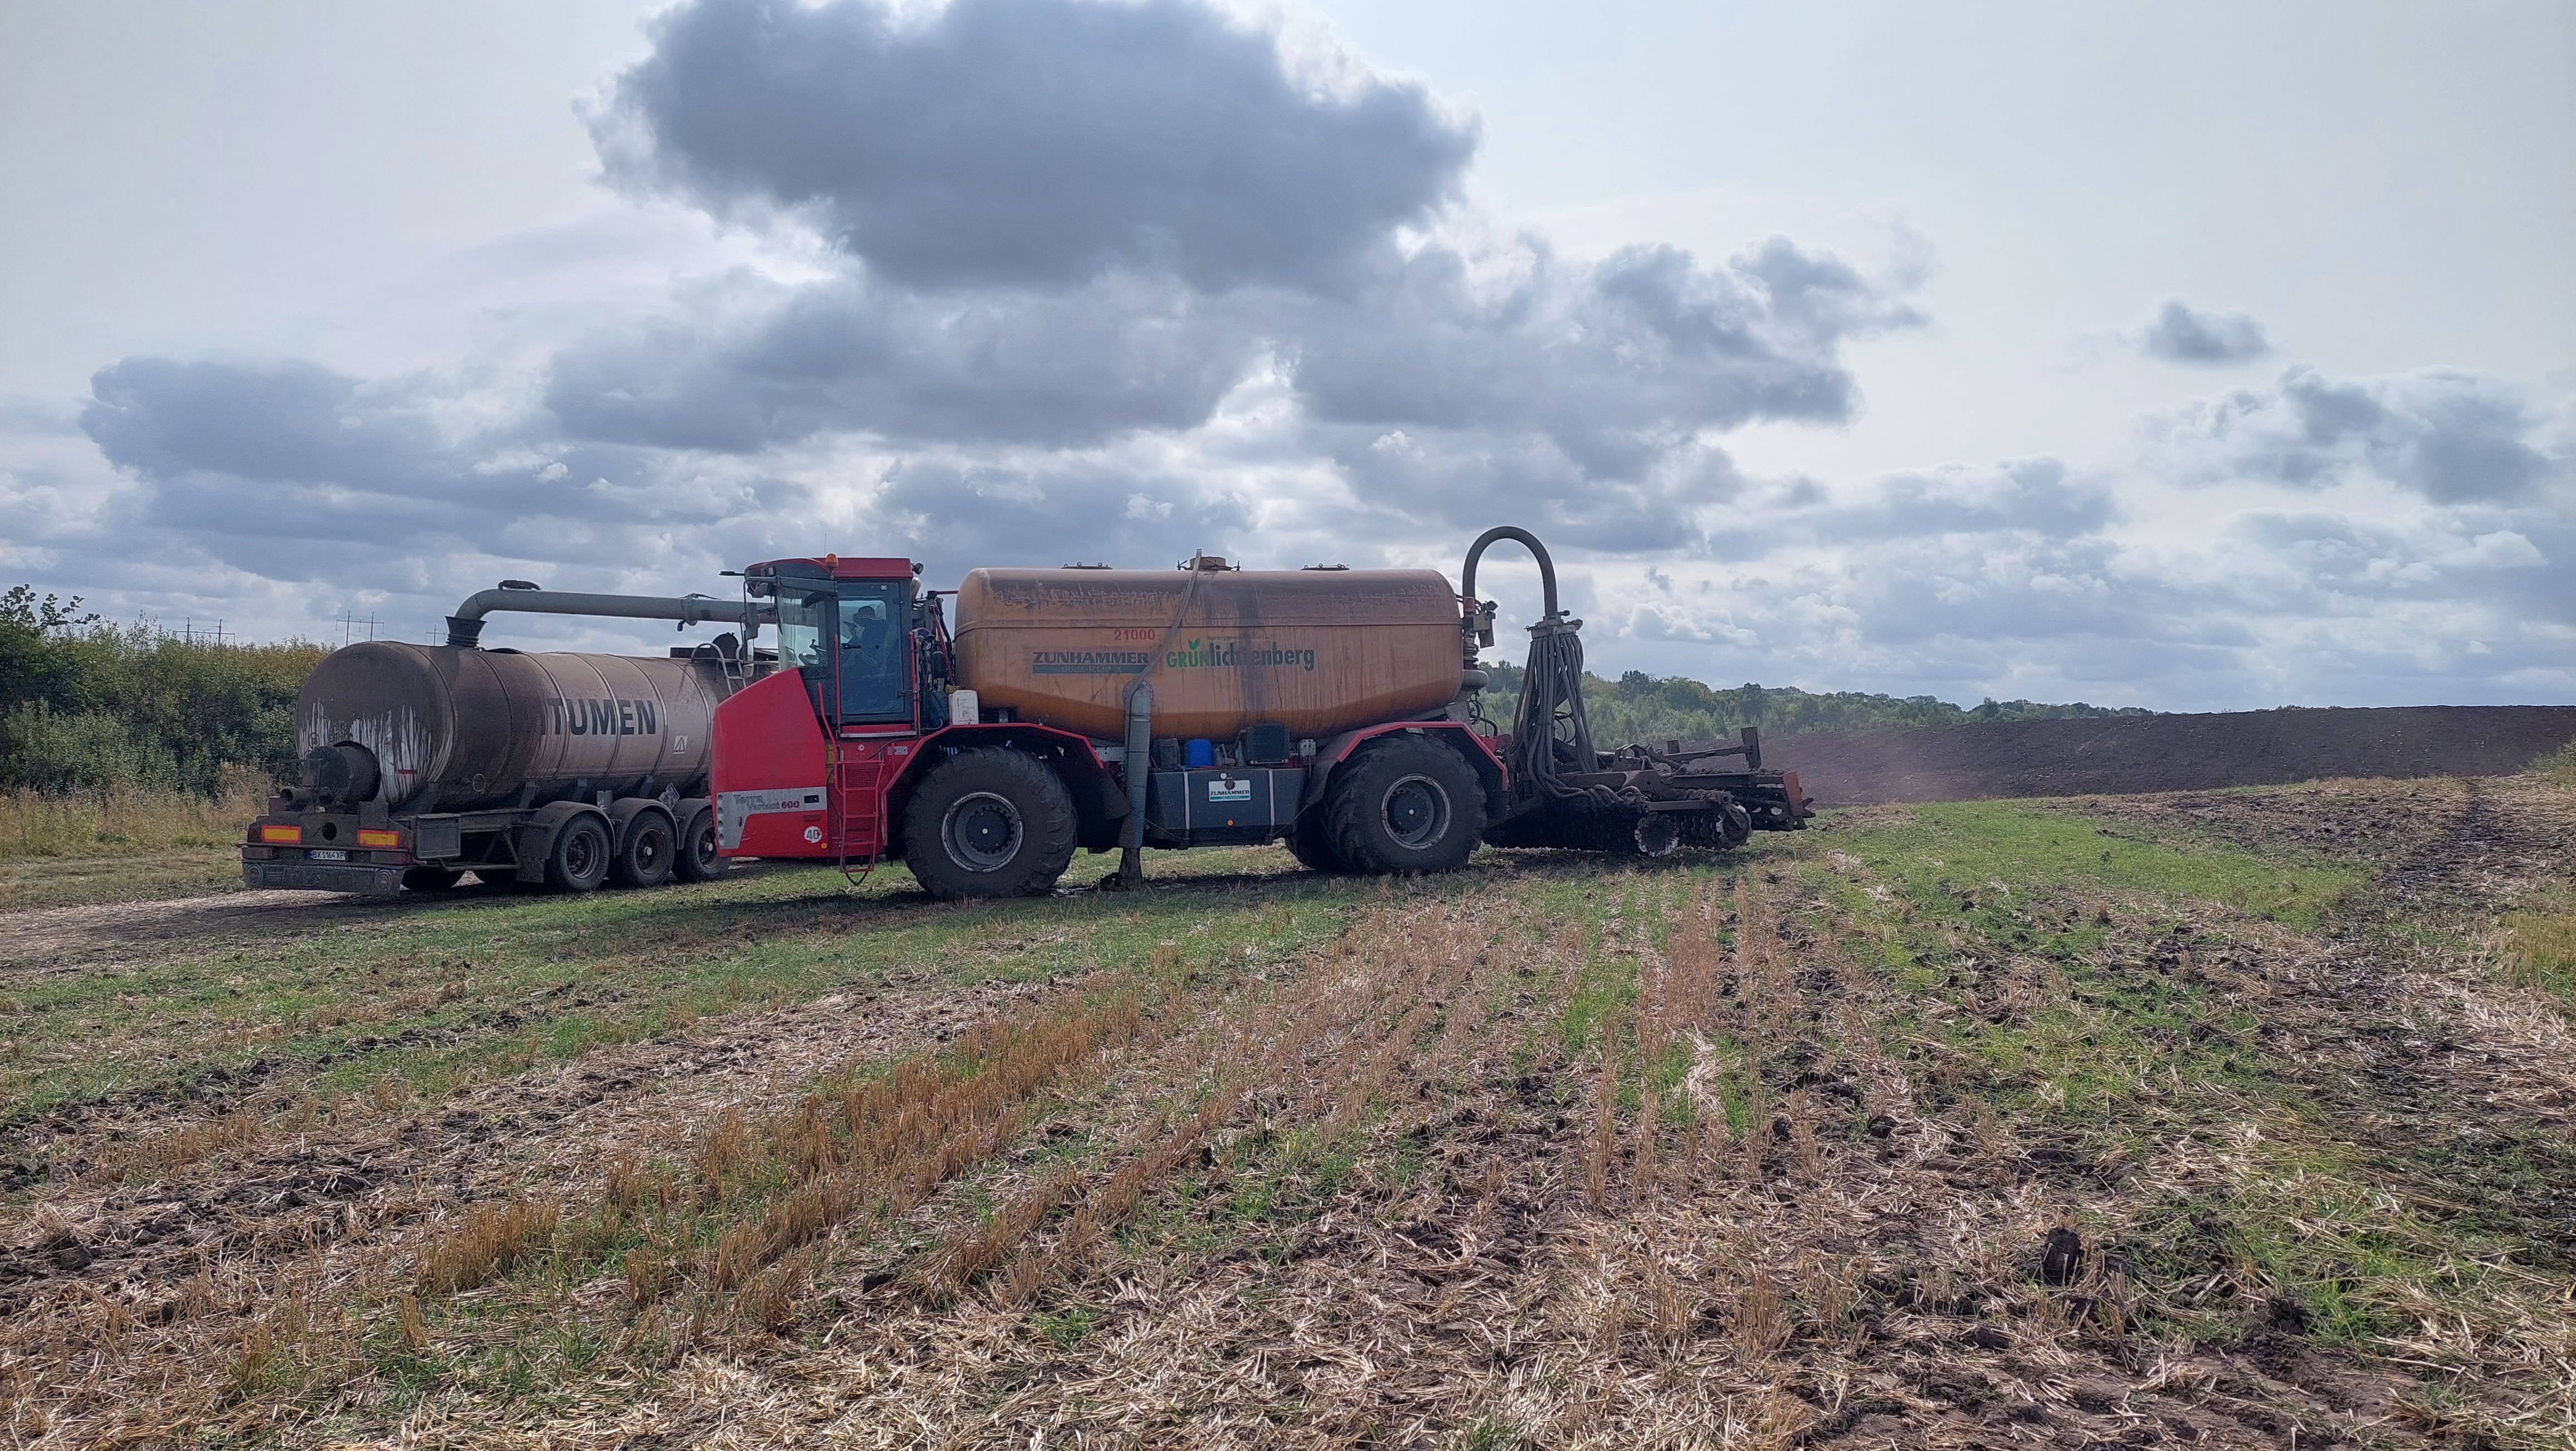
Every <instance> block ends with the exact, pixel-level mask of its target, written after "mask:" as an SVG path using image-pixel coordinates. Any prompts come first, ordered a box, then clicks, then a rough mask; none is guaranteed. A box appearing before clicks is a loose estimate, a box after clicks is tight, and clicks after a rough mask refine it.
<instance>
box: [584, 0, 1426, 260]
mask: <svg viewBox="0 0 2576 1451" xmlns="http://www.w3.org/2000/svg"><path fill="white" fill-rule="evenodd" d="M654 41H655V43H654V50H653V53H652V55H651V56H650V57H649V58H648V59H646V60H645V61H644V62H642V63H641V64H639V65H637V66H636V67H635V68H633V69H632V70H629V71H628V72H626V73H625V74H624V75H623V76H621V77H619V78H618V80H617V82H616V85H615V87H614V90H613V92H612V95H611V97H610V100H609V103H608V105H607V106H606V107H605V108H604V109H603V111H602V112H601V114H600V115H599V116H598V117H597V118H596V119H595V121H594V126H593V130H594V133H595V135H596V136H597V138H598V141H599V144H600V148H601V151H602V154H603V155H604V156H605V157H606V159H607V162H608V167H609V174H610V175H611V177H612V178H614V179H616V180H618V181H620V182H621V183H623V184H624V185H626V186H628V187H630V188H633V189H636V190H639V191H655V192H665V193H669V194H674V195H677V196H680V197H683V198H686V199H688V200H690V201H691V202H693V203H695V204H698V205H701V206H704V207H707V208H709V209H711V210H715V211H719V212H723V211H730V210H734V209H738V208H739V207H741V206H742V205H744V204H746V203H757V204H765V205H772V206H778V207H784V208H791V209H793V208H801V209H806V210H809V211H810V212H812V213H813V214H815V215H816V216H817V217H818V219H819V221H820V223H821V225H822V227H823V228H824V230H825V231H826V232H827V233H828V234H829V235H830V236H831V237H833V238H834V239H835V240H836V241H837V242H839V243H840V244H841V245H842V246H844V247H846V248H847V249H849V250H850V251H851V252H853V253H855V254H857V255H859V256H862V257H864V258H866V259H867V261H868V263H869V265H870V266H872V267H873V268H875V269H877V270H878V271H880V272H882V273H883V274H885V275H886V276H888V277H891V278H894V279H897V280H899V281H902V282H905V283H910V284H917V285H928V286H953V285H990V284H996V283H1000V284H1025V283H1045V284H1067V283H1072V282H1077V281H1080V280H1081V279H1083V278H1086V277H1089V276H1092V275H1094V274H1097V273H1099V272H1102V271H1106V270H1113V269H1119V268H1144V269H1156V270H1159V269H1168V270H1171V271H1174V272H1177V273H1178V274H1180V275H1182V276H1184V277H1187V278H1189V279H1190V280H1191V281H1193V282H1194V283H1196V284H1198V285H1200V286H1202V287H1207V288H1221V287H1226V286H1232V285H1236V284H1240V283H1247V282H1269V283H1287V284H1294V285H1299V286H1329V285H1332V284H1333V283H1334V282H1335V281H1336V279H1338V278H1339V277H1340V276H1341V275H1342V274H1343V272H1344V271H1345V270H1346V269H1347V268H1348V267H1349V266H1351V265H1352V264H1353V263H1354V262H1355V261H1357V260H1358V259H1359V258H1361V257H1363V256H1364V255H1366V254H1368V253H1370V252H1372V251H1374V250H1376V249H1378V248H1380V247H1382V246H1383V245H1384V239H1385V238H1386V236H1387V235H1388V234H1389V233H1390V232H1391V231H1392V230H1393V229H1394V228H1396V227H1399V226H1405V225H1411V224H1416V223H1419V222H1422V221H1424V220H1426V219H1427V218H1428V217H1429V216H1430V215H1431V214H1432V213H1433V212H1434V211H1435V210H1436V209H1438V208H1439V207H1440V206H1441V205H1443V204H1444V203H1445V202H1446V201H1447V200H1448V199H1449V198H1451V197H1452V196H1453V195H1454V194H1455V192H1456V189H1457V185H1458V178H1459V175H1460V173H1461V171H1462V170H1463V169H1464V168H1465V166H1466V164H1467V162H1468V160H1469V158H1470V157H1471V156H1472V155H1473V154H1474V152H1475V149H1476V140H1477V133H1476V128H1475V126H1474V125H1473V124H1472V123H1462V122H1457V121H1453V120H1451V119H1449V118H1447V117H1445V116H1443V115H1442V114H1441V113H1440V111H1439V110H1438V108H1437V107H1435V106H1434V105H1433V103H1432V101H1431V98H1430V96H1429V95H1428V94H1427V93H1426V92H1425V91H1424V90H1423V89H1422V88H1421V87H1420V86H1418V85H1414V84H1410V83H1401V82H1396V81H1391V80H1387V79H1384V78H1381V77H1377V76H1373V75H1362V76H1360V77H1359V78H1358V79H1356V80H1354V81H1352V82H1351V83H1350V84H1348V85H1345V86H1343V87H1341V88H1340V90H1339V92H1338V93H1331V94H1327V93H1323V92H1321V91H1319V90H1317V89H1315V88H1312V87H1309V86H1307V85H1304V84H1301V83H1300V80H1299V78H1297V77H1295V76H1292V75H1291V74H1290V73H1289V70H1288V67H1287V66H1286V65H1285V64H1284V63H1283V61H1282V58H1281V55H1280V52H1279V49H1278V46H1277V43H1276V42H1275V41H1274V40H1273V39H1272V38H1271V37H1269V36H1267V35H1263V34H1259V33H1256V32H1253V31H1250V30H1246V29H1244V28H1241V27H1239V26H1237V25H1235V24H1232V23H1230V22H1229V21H1228V20H1227V19H1226V18H1225V17H1223V16H1221V15H1219V14H1218V13H1216V12H1215V11H1214V10H1212V9H1210V8H1208V7H1206V6H1203V5H1199V4H1192V3H1187V0H1144V3H1138V4H1071V3H1064V0H951V3H949V4H948V5H946V6H945V7H943V8H941V9H939V10H937V11H936V12H934V13H932V14H929V15H927V16H922V15H917V14H915V15H898V14H897V13H896V12H895V9H894V7H892V6H889V5H885V4H879V3H870V0H831V3H826V4H822V5H817V6H806V5H801V4H797V3H794V0H693V3H688V4H683V5H681V6H680V7H679V8H677V9H675V10H672V11H670V12H668V13H667V14H665V15H664V16H663V17H662V18H661V19H660V20H659V21H657V22H656V24H655V32H654Z"/></svg>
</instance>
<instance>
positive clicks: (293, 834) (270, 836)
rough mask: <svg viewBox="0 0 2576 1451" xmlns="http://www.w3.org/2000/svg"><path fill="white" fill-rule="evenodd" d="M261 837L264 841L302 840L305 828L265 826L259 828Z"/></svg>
mask: <svg viewBox="0 0 2576 1451" xmlns="http://www.w3.org/2000/svg"><path fill="white" fill-rule="evenodd" d="M259 839H260V840H262V841H302V840H303V839H304V828H303V827H300V826H263V827H261V828H260V829H259Z"/></svg>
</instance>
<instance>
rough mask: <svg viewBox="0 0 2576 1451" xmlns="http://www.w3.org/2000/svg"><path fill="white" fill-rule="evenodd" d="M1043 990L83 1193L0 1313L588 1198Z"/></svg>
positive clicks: (281, 1146)
mask: <svg viewBox="0 0 2576 1451" xmlns="http://www.w3.org/2000/svg"><path fill="white" fill-rule="evenodd" d="M1047 986H1048V984H1047V983H1044V982H1032V983H1023V984H1009V985H1003V984H992V985H986V986H983V987H977V988H969V989H962V990H961V989H957V988H953V987H935V988H924V989H920V990H913V991H906V992H902V993H893V994H889V993H876V994H859V993H841V994H833V995H831V996H828V997H825V998H822V999H819V1000H816V1001H814V1002H811V1003H806V1004H802V1005H799V1006H796V1007H791V1008H785V1009H780V1010H775V1011H771V1012H765V1013H760V1014H757V1015H754V1016H751V1017H748V1018H743V1019H739V1020H736V1021H733V1022H729V1023H725V1024H723V1025H721V1026H718V1027H714V1028H712V1029H708V1030H702V1031H698V1032H694V1033H691V1034H688V1035H686V1036H682V1037H678V1038H672V1039H662V1040H655V1041H650V1042H645V1043H639V1044H632V1045H628V1046H626V1047H622V1048H616V1049H603V1050H598V1051H594V1052H591V1053H588V1054H585V1055H583V1056H582V1057H581V1058H580V1059H578V1060H576V1061H575V1062H573V1063H570V1064H567V1065H565V1066H564V1067H562V1068H560V1069H557V1070H555V1071H553V1072H551V1073H545V1074H539V1075H520V1076H518V1077H514V1078H510V1079H505V1080H502V1081H498V1082H494V1083H489V1084H485V1085H482V1086H480V1087H477V1088H473V1089H469V1090H467V1091H466V1092H464V1093H461V1094H459V1095H457V1096H455V1097H454V1098H451V1099H448V1100H446V1101H444V1102H443V1103H440V1104H436V1105H432V1106H429V1107H427V1108H425V1109H422V1110H419V1111H415V1112H411V1113H396V1114H391V1115H384V1116H371V1117H369V1118H367V1119H364V1120H362V1121H360V1122H359V1123H356V1124H353V1125H349V1126H347V1127H346V1128H338V1127H335V1126H332V1125H327V1124H325V1125H320V1126H317V1127H316V1128H315V1129H313V1130H309V1131H305V1132H301V1133H294V1134H291V1135H290V1134H285V1133H280V1132H277V1131H275V1130H272V1131H271V1133H270V1134H269V1135H268V1136H266V1137H264V1138H263V1139H261V1140H260V1141H258V1142H255V1143H254V1144H253V1145H252V1146H250V1147H249V1148H248V1149H247V1150H241V1151H235V1152H232V1153H229V1154H224V1155H219V1156H217V1157H215V1158H212V1159H209V1160H206V1161H204V1162H201V1163H199V1164H196V1165H194V1166H192V1167H190V1168H188V1169H186V1170H183V1171H180V1172H177V1173H174V1174H171V1175H170V1176H168V1177H166V1178H163V1179H160V1180H158V1181H152V1182H142V1183H132V1184H128V1183H119V1182H112V1181H110V1179H109V1176H100V1177H99V1179H98V1180H95V1181H85V1180H77V1179H76V1180H75V1181H74V1182H72V1183H71V1184H70V1185H68V1186H67V1187H66V1188H65V1189H64V1190H63V1191H62V1192H59V1193H56V1194H53V1195H49V1196H47V1197H45V1198H44V1199H42V1200H40V1201H39V1202H38V1204H37V1206H36V1212H35V1213H33V1214H31V1215H29V1216H28V1217H27V1218H26V1219H25V1220H23V1221H21V1226H22V1228H21V1233H20V1235H19V1236H18V1238H17V1241H16V1242H15V1243H12V1244H9V1245H6V1246H0V1315H17V1314H19V1313H21V1312H23V1311H26V1310H28V1309H29V1308H30V1307H42V1306H46V1305H48V1304H51V1305H57V1306H65V1307H69V1306H71V1305H73V1304H74V1303H75V1302H77V1301H80V1300H82V1299H84V1298H86V1297H87V1296H89V1295H98V1296H103V1297H106V1298H108V1299H111V1300H117V1301H122V1302H124V1303H126V1304H128V1305H129V1306H132V1307H134V1308H136V1309H138V1310H139V1311H141V1312H143V1313H144V1315H145V1317H146V1318H147V1319H149V1320H154V1321H159V1320H162V1319H166V1318H169V1317H171V1316H173V1315H174V1314H175V1313H176V1309H177V1305H176V1301H175V1300H173V1299H172V1298H171V1296H172V1293H173V1291H175V1290H176V1289H177V1288H178V1287H179V1286H180V1285H182V1284H183V1283H184V1282H186V1281H188V1280H190V1279H191V1278H193V1277H195V1276H196V1275H198V1274H200V1273H201V1272H213V1271H216V1270H217V1269H219V1268H221V1267H227V1266H229V1267H231V1268H233V1269H236V1270H237V1269H239V1268H242V1267H243V1266H244V1265H249V1266H252V1267H256V1265H257V1264H258V1263H259V1262H260V1261H262V1260H265V1259H270V1258H274V1257H276V1256H278V1255H281V1254H305V1255H317V1256H318V1255H321V1254H325V1253H328V1252H330V1251H331V1250H333V1249H336V1248H339V1247H343V1246H353V1245H357V1244H361V1243H373V1242H375V1241H378V1240H381V1239H383V1238H384V1237H385V1236H387V1235H388V1234H398V1233H400V1232H401V1231H403V1230H405V1229H407V1228H410V1227H413V1226H416V1225H418V1224H419V1223H421V1222H423V1221H424V1220H426V1219H428V1218H429V1217H431V1216H432V1215H434V1214H435V1213H437V1212H439V1211H440V1210H442V1209H453V1208H455V1207H457V1206H460V1205H463V1204H469V1203H473V1202H477V1201H480V1200H487V1199H494V1198H499V1197H504V1196H507V1195H509V1194H510V1193H511V1192H512V1191H513V1190H514V1189H515V1188H518V1187H521V1186H524V1185H526V1184H529V1183H543V1184H547V1185H549V1186H552V1187H553V1188H554V1189H557V1190H561V1189H564V1188H568V1187H570V1186H573V1185H577V1184H580V1183H584V1182H587V1181H589V1180H590V1179H593V1178H595V1177H597V1176H598V1175H599V1173H600V1172H602V1166H603V1165H604V1163H605V1161H606V1160H607V1158H608V1157H609V1155H610V1154H611V1152H613V1151H614V1150H615V1149H617V1148H619V1147H623V1146H628V1145H634V1146H639V1147H640V1146H651V1147H657V1148H658V1147H667V1146H668V1145H670V1144H672V1143H685V1142H688V1141H689V1138H690V1136H691V1135H692V1134H694V1133H695V1132H696V1130H697V1127H698V1126H699V1125H700V1124H702V1123H703V1122H705V1121H706V1120H708V1119H710V1118H712V1117H713V1116H714V1115H715V1114H716V1113H718V1112H720V1111H721V1110H722V1108H723V1107H724V1106H726V1105H728V1104H732V1103H736V1102H739V1101H743V1100H745V1099H753V1098H758V1097H762V1096H764V1095H770V1094H775V1093H778V1092H782V1091H785V1090H786V1089H787V1088H788V1087H790V1086H792V1085H794V1084H798V1083H801V1082H803V1081H805V1080H807V1079H809V1078H812V1077H814V1076H816V1075H819V1074H821V1073H823V1072H825V1071H827V1070H828V1069H830V1068H831V1067H833V1066H834V1065H836V1064H839V1063H842V1062H845V1061H849V1060H851V1059H862V1060H864V1059H875V1058H882V1057H887V1056H892V1055H899V1054H904V1053H910V1052H914V1051H918V1050H919V1049H922V1048H924V1047H927V1046H931V1045H934V1044H937V1043H943V1042H947V1041H949V1040H951V1039H953V1038H955V1037H956V1036H957V1035H958V1034H960V1033H962V1032H963V1031H965V1030H966V1029H967V1028H968V1027H970V1026H972V1025H973V1024H975V1023H977V1022H980V1021H982V1020H984V1019H986V1018H989V1017H992V1016H994V1015H995V1014H996V1013H999V1012H1001V1011H1003V1010H1005V1009H1006V1008H1007V1007H1008V1006H1009V1005H1012V1004H1015V1003H1019V1002H1024V1001H1027V1000H1029V999H1030V998H1033V997H1035V996H1036V995H1038V994H1039V993H1041V992H1043V991H1045V989H1046V987H1047Z"/></svg>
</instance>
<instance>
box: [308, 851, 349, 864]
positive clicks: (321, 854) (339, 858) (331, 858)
mask: <svg viewBox="0 0 2576 1451" xmlns="http://www.w3.org/2000/svg"><path fill="white" fill-rule="evenodd" d="M304 857H305V860H307V861H317V862H344V861H347V860H348V859H349V854H348V853H347V852H345V851H330V850H326V849H322V848H316V849H314V850H312V851H308V852H306V853H305V854H304Z"/></svg>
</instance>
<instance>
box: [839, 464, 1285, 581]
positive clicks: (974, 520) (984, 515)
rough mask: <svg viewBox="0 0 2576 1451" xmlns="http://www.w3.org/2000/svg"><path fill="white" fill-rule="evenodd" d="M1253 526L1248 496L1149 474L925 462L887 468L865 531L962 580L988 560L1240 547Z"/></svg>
mask: <svg viewBox="0 0 2576 1451" xmlns="http://www.w3.org/2000/svg"><path fill="white" fill-rule="evenodd" d="M1249 524H1250V511H1249V510H1247V509H1245V508H1243V507H1242V506H1241V504H1240V503H1238V502H1236V501H1234V500H1230V499H1227V498H1224V497H1223V496H1221V495H1211V494H1210V493H1209V492H1208V491H1206V490H1205V489H1203V488H1201V487H1200V486H1198V485H1196V484H1194V483H1192V482H1190V481H1188V480H1184V479H1177V478H1172V477H1168V476H1159V475H1156V474H1153V473H1150V472H1138V471H1131V470H1127V469H1121V468H1118V467H1115V466H1111V465H1105V464H1097V463H1090V464H1085V463H1073V462H1058V463H1055V464H1052V465H1043V466H1039V467H1033V468H1032V467H1012V466H1007V465H999V464H980V463H970V462H958V461H953V460H943V459H915V460H907V461H906V462H904V463H901V464H899V465H897V466H896V467H894V468H893V469H891V470H889V471H888V472H887V474H886V476H885V478H884V480H883V482H882V487H881V488H880V489H879V490H878V492H877V494H876V496H875V497H874V499H873V500H872V501H871V502H870V504H869V506H868V508H867V511H866V514H865V516H864V518H863V520H862V532H863V533H864V534H865V535H866V536H867V537H868V538H869V539H870V540H872V541H885V542H887V543H888V544H899V545H900V546H901V547H902V548H904V549H906V550H909V551H910V552H911V554H912V557H913V558H915V559H918V560H921V561H923V562H924V564H925V565H926V566H927V567H928V569H929V571H930V572H933V573H935V574H937V575H939V576H940V577H943V578H954V577H955V576H956V575H958V574H960V573H963V572H964V571H966V570H969V569H972V568H975V567H976V566H978V565H983V564H1041V563H1043V564H1099V563H1105V564H1117V565H1123V566H1126V567H1129V568H1151V567H1159V566H1160V565H1163V564H1166V563H1171V562H1174V561H1177V560H1180V559H1183V558H1186V557H1188V555H1189V554H1190V553H1191V552H1192V551H1193V550H1196V549H1201V548H1205V549H1207V550H1209V551H1210V552H1211V553H1225V552H1229V551H1232V552H1234V553H1237V554H1240V553H1241V552H1242V547H1241V542H1240V541H1242V539H1243V538H1244V535H1245V533H1246V531H1247V528H1248V526H1249Z"/></svg>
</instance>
